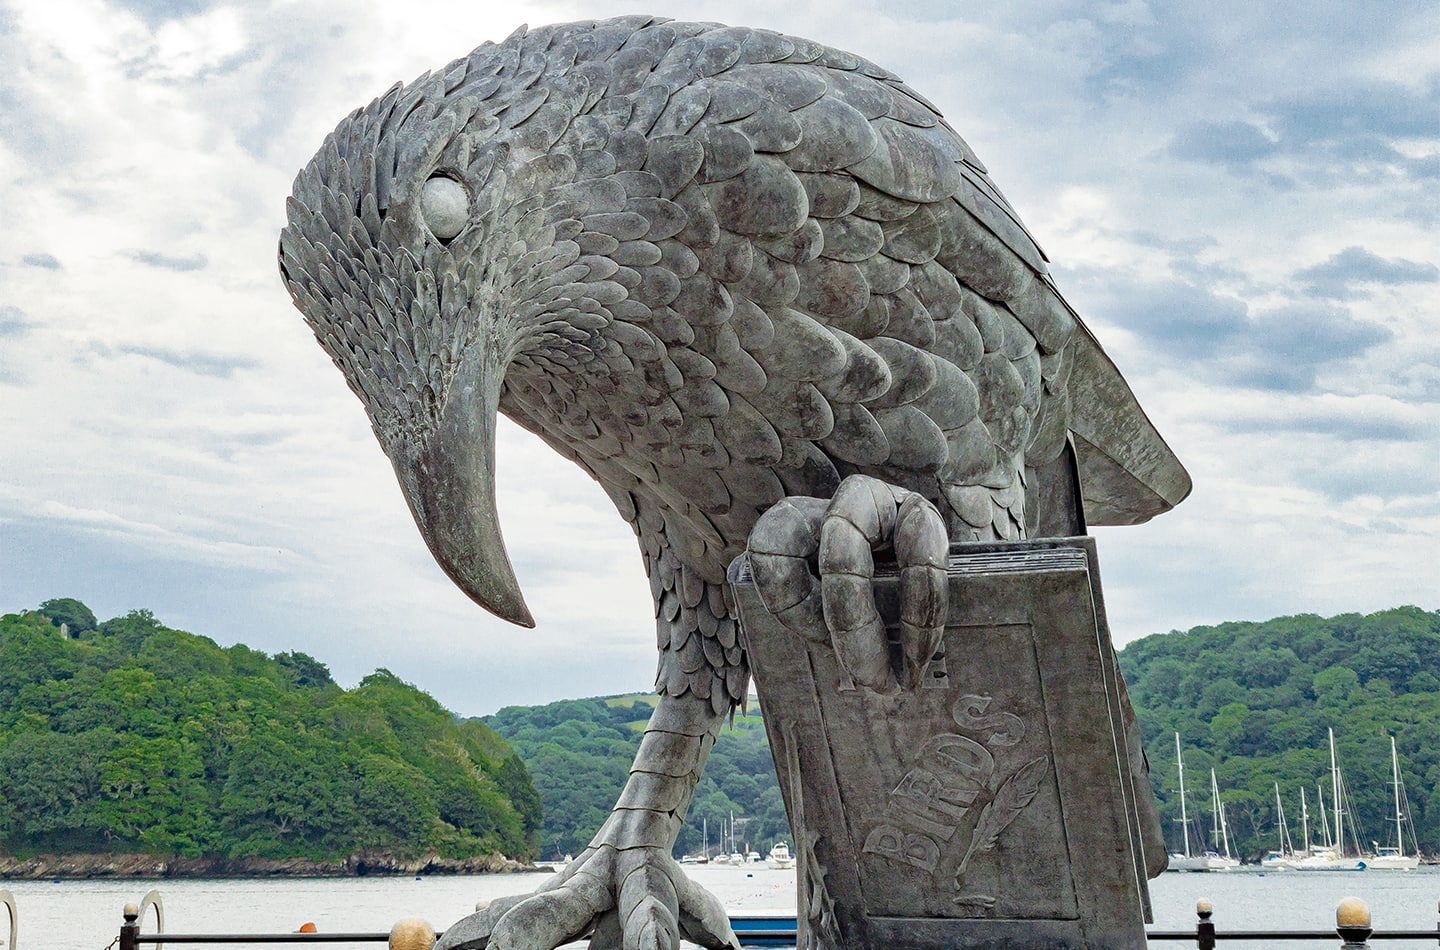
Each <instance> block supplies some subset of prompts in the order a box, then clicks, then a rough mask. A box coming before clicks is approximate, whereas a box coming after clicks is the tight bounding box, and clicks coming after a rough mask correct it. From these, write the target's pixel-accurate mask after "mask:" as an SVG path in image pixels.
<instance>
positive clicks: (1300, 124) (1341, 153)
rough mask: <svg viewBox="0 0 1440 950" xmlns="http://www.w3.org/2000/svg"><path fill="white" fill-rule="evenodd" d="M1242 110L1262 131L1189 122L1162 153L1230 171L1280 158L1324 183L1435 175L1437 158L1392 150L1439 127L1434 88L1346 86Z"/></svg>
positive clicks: (1275, 181)
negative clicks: (1256, 120)
mask: <svg viewBox="0 0 1440 950" xmlns="http://www.w3.org/2000/svg"><path fill="white" fill-rule="evenodd" d="M1243 105H1244V106H1245V107H1246V108H1247V109H1248V110H1249V111H1251V112H1252V113H1254V114H1257V115H1258V116H1259V117H1260V118H1261V120H1262V121H1261V124H1256V123H1254V122H1249V121H1243V120H1238V119H1231V120H1223V121H1221V120H1207V121H1200V122H1191V123H1188V124H1186V125H1183V126H1181V127H1180V128H1179V129H1178V130H1177V131H1176V133H1175V135H1174V136H1173V137H1172V139H1171V141H1170V144H1169V146H1168V147H1167V148H1166V152H1167V153H1168V154H1169V155H1171V156H1172V157H1175V158H1179V159H1182V160H1185V161H1193V162H1205V163H1210V164H1215V165H1219V166H1222V167H1224V168H1228V169H1230V170H1231V171H1254V170H1258V169H1259V168H1261V167H1263V166H1264V163H1265V162H1266V160H1268V159H1273V158H1276V157H1281V156H1283V157H1285V158H1286V159H1288V160H1289V161H1291V162H1292V163H1294V166H1296V167H1298V168H1299V169H1301V170H1302V173H1303V174H1304V175H1306V176H1318V177H1320V178H1322V179H1326V180H1328V179H1333V178H1338V177H1353V178H1357V179H1361V180H1373V179H1376V178H1393V177H1396V176H1399V177H1402V178H1411V179H1426V178H1433V177H1435V175H1436V174H1437V173H1440V167H1437V165H1440V159H1437V158H1436V157H1435V156H1432V155H1426V156H1412V155H1407V154H1405V153H1404V152H1402V151H1401V150H1400V149H1398V148H1396V146H1395V142H1396V141H1397V140H1400V139H1407V138H1421V139H1426V138H1431V137H1433V136H1434V134H1435V129H1437V128H1440V82H1434V81H1432V82H1431V83H1430V85H1429V87H1428V88H1427V89H1425V90H1423V91H1416V90H1414V89H1411V88H1409V87H1407V86H1402V85H1400V84H1399V83H1390V82H1379V81H1370V82H1350V83H1347V84H1346V85H1344V86H1343V87H1340V88H1338V89H1323V88H1317V89H1313V90H1308V91H1307V92H1305V93H1304V94H1300V95H1292V96H1285V97H1279V98H1273V99H1269V100H1264V101H1257V102H1251V103H1243ZM1262 125H1263V127H1262ZM1269 181H1270V183H1271V184H1272V185H1284V184H1285V181H1286V179H1284V178H1283V177H1281V176H1279V175H1274V174H1272V175H1271V176H1270V178H1269Z"/></svg>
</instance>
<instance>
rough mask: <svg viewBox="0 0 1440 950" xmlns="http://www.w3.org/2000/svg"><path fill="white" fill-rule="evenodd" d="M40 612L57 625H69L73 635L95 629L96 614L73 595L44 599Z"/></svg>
mask: <svg viewBox="0 0 1440 950" xmlns="http://www.w3.org/2000/svg"><path fill="white" fill-rule="evenodd" d="M39 612H40V613H42V614H44V615H45V616H46V617H47V618H49V620H50V622H51V623H52V624H54V625H55V626H57V627H58V626H60V625H61V624H62V623H63V624H65V625H66V626H68V627H69V628H70V636H72V637H78V636H79V635H80V634H82V633H85V632H86V631H88V630H94V629H95V614H94V613H92V612H91V610H90V608H89V607H86V606H85V605H84V604H82V603H80V601H78V600H76V599H75V598H73V597H57V598H54V599H51V600H47V601H44V602H43V603H41V604H40V611H39Z"/></svg>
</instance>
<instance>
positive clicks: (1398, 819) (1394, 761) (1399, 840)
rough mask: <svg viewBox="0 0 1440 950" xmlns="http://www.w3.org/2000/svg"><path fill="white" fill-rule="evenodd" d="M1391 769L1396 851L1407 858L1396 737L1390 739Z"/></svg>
mask: <svg viewBox="0 0 1440 950" xmlns="http://www.w3.org/2000/svg"><path fill="white" fill-rule="evenodd" d="M1390 769H1391V771H1392V772H1394V775H1395V850H1396V851H1397V852H1399V854H1400V857H1402V858H1403V857H1405V832H1404V830H1403V824H1404V818H1403V817H1402V816H1401V814H1400V755H1399V753H1397V752H1396V751H1395V737H1394V736H1391V737H1390Z"/></svg>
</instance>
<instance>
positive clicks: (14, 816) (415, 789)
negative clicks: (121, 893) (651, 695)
mask: <svg viewBox="0 0 1440 950" xmlns="http://www.w3.org/2000/svg"><path fill="white" fill-rule="evenodd" d="M46 604H47V605H56V604H58V605H62V607H63V608H64V609H65V610H67V611H69V613H67V614H66V616H67V617H69V616H74V615H75V614H76V612H77V611H76V609H75V607H73V606H66V605H73V604H78V601H69V600H58V601H47V602H46ZM79 606H80V607H83V606H84V605H83V604H82V605H79ZM55 609H56V610H58V609H61V608H55ZM54 619H55V613H54V610H52V611H51V612H49V613H46V612H41V611H31V612H25V613H19V614H7V615H5V616H3V617H0V789H4V790H5V794H4V795H3V796H0V846H3V847H5V848H6V849H8V850H11V851H16V852H22V853H28V852H37V851H42V850H43V851H53V852H61V853H64V852H74V851H121V852H127V851H141V852H150V853H174V854H183V855H199V854H216V853H221V854H228V855H231V856H237V857H243V856H261V857H291V856H310V857H319V858H332V857H339V856H343V855H347V854H350V853H353V852H354V851H356V850H358V849H361V848H369V847H374V848H384V849H387V850H390V851H392V852H395V853H397V854H402V855H407V854H416V853H419V852H421V851H424V850H428V849H432V848H433V849H436V850H439V851H440V852H442V853H443V854H446V855H448V856H455V857H466V856H470V855H474V854H482V853H488V852H492V851H500V852H503V853H505V854H508V855H511V856H515V857H530V856H533V854H534V851H535V847H536V844H537V842H538V840H539V839H538V832H539V829H540V824H541V818H542V816H541V812H540V797H539V793H538V792H536V790H535V788H534V786H533V785H532V784H531V782H530V778H529V775H528V773H527V772H526V770H525V767H524V765H523V764H522V763H521V762H520V760H519V758H517V757H516V755H515V753H514V751H513V750H511V749H510V747H509V746H508V745H507V744H506V743H505V741H504V740H503V739H502V738H500V737H499V736H498V735H496V734H495V732H494V731H492V730H491V729H489V728H488V727H486V726H485V725H484V724H483V723H479V722H457V721H456V720H455V718H454V716H452V715H451V714H450V713H449V712H447V711H446V710H445V709H444V708H443V707H442V706H440V704H439V703H437V702H436V701H435V700H434V699H433V698H431V697H430V696H428V695H426V694H425V693H422V692H421V691H420V690H418V689H416V688H415V687H413V686H411V685H409V684H407V683H403V682H401V681H400V680H399V679H398V678H397V677H396V676H395V675H394V674H392V673H390V672H388V671H386V670H378V671H376V672H375V673H374V674H372V675H370V676H368V677H366V678H365V680H364V681H363V682H362V683H361V684H360V685H359V686H358V687H356V688H355V689H352V690H348V691H347V690H342V689H341V688H340V687H338V686H337V685H335V682H334V680H333V679H331V677H330V671H329V670H328V669H326V668H325V666H324V664H322V663H320V662H319V661H318V660H316V659H315V658H313V657H310V656H307V655H305V654H303V653H282V654H280V655H278V656H276V657H275V658H273V659H272V658H270V657H268V656H266V655H265V654H264V653H260V652H258V651H255V650H251V649H249V648H248V647H245V646H241V645H236V646H233V647H230V648H228V649H221V648H220V647H218V646H217V645H216V644H215V643H214V642H212V641H211V640H209V639H206V638H205V637H199V636H195V635H194V634H190V633H185V632H183V631H180V630H172V629H170V628H168V627H166V626H164V625H163V624H161V623H160V622H159V621H158V620H157V619H156V618H155V616H154V615H153V614H151V613H150V612H149V611H147V610H134V611H131V612H130V613H128V614H126V615H125V616H124V617H119V618H116V619H113V620H107V621H105V622H104V623H101V624H98V625H97V624H95V623H93V618H92V622H91V624H90V628H89V629H88V630H85V631H83V632H85V634H86V636H84V637H83V638H82V639H78V640H75V639H68V640H67V639H63V638H61V637H60V636H59V634H58V632H57V630H56V629H55V625H54V624H53V623H52V622H53V621H54ZM65 622H67V623H71V630H72V631H74V630H76V626H75V624H74V622H73V621H71V620H68V619H67V620H66V621H65Z"/></svg>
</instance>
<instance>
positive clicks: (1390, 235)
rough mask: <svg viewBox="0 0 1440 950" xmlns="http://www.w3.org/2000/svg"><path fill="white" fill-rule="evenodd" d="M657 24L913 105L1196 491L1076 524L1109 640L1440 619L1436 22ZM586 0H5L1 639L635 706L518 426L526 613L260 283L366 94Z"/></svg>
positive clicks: (620, 627) (597, 573)
mask: <svg viewBox="0 0 1440 950" xmlns="http://www.w3.org/2000/svg"><path fill="white" fill-rule="evenodd" d="M1300 9H1301V8H1300V7H1296V6H1292V5H1282V4H1256V3H1254V2H1253V0H1212V2H1206V3H1194V2H1189V0H1185V2H1153V3H1147V2H1144V0H1132V2H1117V3H1105V2H1094V0H1084V2H1078V0H1077V2H1065V0H1008V2H1003V3H1001V2H993V3H991V2H984V3H981V2H958V0H899V2H893V0H891V2H885V0H827V2H823V3H821V2H815V0H789V2H786V3H773V2H758V0H714V2H694V3H664V2H654V3H651V4H650V10H649V12H654V13H658V14H663V15H666V16H670V17H675V18H683V19H702V20H717V21H722V22H728V23H733V24H744V25H754V26H765V27H769V28H773V29H778V30H782V31H785V32H789V33H795V34H799V35H802V36H807V37H810V38H813V39H817V40H820V41H822V42H825V43H827V44H829V45H832V46H838V47H841V48H845V49H850V50H853V51H855V52H858V53H860V54H862V55H864V56H866V57H867V58H869V59H871V60H874V61H875V62H878V63H881V64H883V65H886V66H889V67H891V68H892V69H894V70H896V71H897V72H899V73H900V74H901V75H902V76H904V77H905V78H906V79H907V81H909V82H910V83H911V85H913V86H914V87H915V88H916V89H918V90H919V91H921V92H923V93H924V94H925V95H927V96H928V97H929V98H930V99H932V100H933V101H934V102H936V103H937V105H939V107H940V108H941V110H942V111H943V112H944V113H945V114H946V115H947V117H948V118H949V119H950V120H951V124H952V125H954V126H955V128H956V129H957V130H958V131H959V132H960V133H961V134H962V135H963V136H965V137H966V138H967V139H968V141H969V142H970V144H971V145H972V146H974V148H975V149H976V151H977V152H978V153H979V154H980V156H981V157H982V158H983V160H984V161H985V162H986V164H987V165H988V166H989V168H990V170H991V173H992V174H993V176H994V178H995V180H996V181H997V182H998V183H999V185H1000V187H1001V188H1002V189H1004V190H1005V192H1006V194H1007V195H1008V197H1009V198H1010V199H1011V202H1012V203H1013V204H1014V205H1015V206H1016V207H1017V209H1018V210H1019V211H1020V213H1021V215H1022V216H1023V217H1024V218H1025V220H1026V222H1027V223H1028V225H1029V226H1030V228H1031V230H1032V231H1033V232H1034V233H1035V234H1036V236H1037V237H1038V238H1039V240H1040V242H1041V244H1042V245H1043V246H1044V247H1045V248H1046V250H1047V252H1048V253H1049V256H1050V258H1051V260H1052V261H1053V262H1054V270H1055V272H1056V275H1057V279H1058V281H1059V283H1060V286H1061V288H1062V289H1063V290H1064V292H1065V293H1066V295H1067V297H1068V298H1069V299H1070V301H1071V303H1072V304H1073V305H1075V307H1076V308H1077V309H1078V310H1079V311H1080V312H1081V314H1083V315H1084V316H1085V318H1086V320H1087V322H1088V323H1089V325H1090V326H1091V327H1092V328H1093V329H1094V331H1095V332H1096V334H1097V335H1098V336H1099V338H1100V339H1101V341H1102V343H1103V344H1104V345H1105V346H1106V348H1107V350H1108V352H1109V353H1110V354H1111V356H1112V357H1113V359H1114V360H1115V362H1116V363H1117V364H1118V365H1119V366H1120V368H1121V370H1122V371H1123V372H1124V373H1125V374H1126V376H1127V378H1128V379H1129V380H1130V382H1131V384H1132V386H1133V388H1134V389H1135V390H1136V392H1137V394H1138V395H1139V397H1140V400H1141V402H1142V404H1143V405H1144V406H1145V407H1146V409H1147V411H1148V412H1149V414H1150V415H1151V417H1152V419H1154V421H1155V422H1156V424H1157V426H1158V427H1159V428H1160V430H1161V432H1162V433H1163V434H1164V435H1165V436H1166V438H1167V439H1168V440H1169V442H1170V444H1171V445H1172V446H1173V447H1174V448H1175V450H1176V451H1177V453H1178V454H1179V455H1180V457H1181V459H1182V460H1183V461H1184V462H1185V463H1186V465H1187V466H1188V468H1189V469H1190V472H1191V474H1192V475H1193V477H1194V481H1195V491H1194V494H1193V495H1192V496H1191V497H1190V499H1189V500H1187V501H1186V502H1185V503H1184V504H1183V505H1181V506H1180V507H1179V508H1178V509H1176V510H1175V511H1174V512H1172V513H1170V514H1167V515H1165V516H1163V517H1161V518H1158V519H1156V520H1155V521H1153V522H1151V523H1150V524H1148V525H1144V526H1141V527H1136V528H1118V529H1101V530H1100V531H1098V532H1097V534H1098V535H1099V543H1100V551H1101V564H1102V570H1103V574H1104V580H1105V586H1106V598H1107V604H1108V608H1109V612H1110V620H1111V626H1112V628H1113V630H1114V633H1115V636H1116V639H1117V640H1118V641H1121V642H1124V641H1128V640H1131V639H1134V638H1136V637H1140V636H1144V635H1146V634H1149V633H1154V632H1159V631H1166V630H1171V629H1175V628H1181V629H1183V628H1186V627H1190V626H1193V625H1195V624H1200V623H1211V622H1219V621H1223V620H1230V619H1265V618H1268V617H1272V616H1276V615H1280V614H1287V613H1297V612H1316V613H1320V614H1327V615H1328V614H1332V613H1339V612H1344V611H1362V612H1368V611H1372V610H1377V609H1382V608H1385V607H1390V606H1395V605H1399V604H1407V603H1409V604H1418V605H1420V606H1422V607H1425V608H1427V609H1436V608H1440V567H1437V563H1440V474H1437V473H1440V236H1437V235H1440V43H1437V42H1436V38H1437V37H1440V5H1437V4H1436V3H1434V2H1433V0H1421V2H1371V3H1353V2H1349V0H1345V2H1314V3H1308V4H1305V5H1303V10H1304V12H1303V14H1301V13H1300V12H1299V10H1300ZM635 10H636V8H635V7H634V6H630V5H625V6H621V5H618V4H616V3H614V2H611V0H591V2H584V3H579V2H569V0H563V2H508V0H486V2H483V3H473V2H466V3H461V2H439V0H407V2H404V3H397V2H364V0H314V2H310V0H255V2H238V3H235V2H224V0H219V2H212V0H108V2H107V0H0V63H3V69H0V207H3V212H4V217H3V226H0V611H13V610H18V609H23V608H29V607H34V606H36V605H38V604H39V602H40V601H42V600H45V599H47V598H50V597H64V596H70V597H78V598H80V599H81V600H83V601H85V602H86V603H87V604H89V605H90V606H91V608H93V609H94V610H95V612H96V613H97V614H98V615H100V617H101V618H102V619H104V618H107V617H111V616H115V615H118V614H122V613H124V612H125V611H127V610H129V609H131V608H134V607H148V608H150V609H152V610H153V611H155V613H156V614H157V615H158V616H159V617H160V618H161V619H162V620H163V621H165V622H166V623H168V624H170V625H172V626H177V627H181V628H184V629H188V630H192V631H194V632H197V633H203V634H206V635H208V636H211V637H213V638H214V639H216V640H218V641H220V642H221V643H223V644H229V643H234V642H244V643H247V644H249V645H251V646H253V647H256V648H259V649H263V650H266V651H269V652H277V651H281V650H289V649H298V650H303V651H305V652H308V653H311V654H313V655H314V656H316V657H318V658H320V659H321V660H323V661H324V662H326V663H327V664H329V666H330V667H331V668H332V670H333V671H334V672H335V674H336V676H337V678H339V679H340V680H341V681H342V682H344V683H346V684H350V683H353V682H355V681H356V680H358V679H359V677H361V676H363V675H365V674H366V673H367V672H369V671H370V670H373V669H375V668H376V667H380V666H384V667H387V668H389V669H391V670H393V671H394V672H396V673H397V674H399V675H400V676H402V677H403V678H405V679H407V680H410V681H412V682H415V683H417V684H418V685H420V686H422V687H424V688H426V689H428V690H430V691H431V692H432V693H434V694H435V695H436V696H437V697H439V698H440V699H441V700H442V701H443V702H445V703H446V704H447V705H448V706H450V707H451V708H453V709H455V710H457V711H459V712H462V713H466V714H482V713H488V712H492V711H494V710H495V709H497V708H498V707H500V706H502V705H505V704H509V703H532V702H541V701H547V700H551V699H557V698H564V697H574V696H586V695H594V694H599V693H614V692H622V691H627V690H631V689H644V688H648V687H649V685H650V683H651V677H652V675H653V670H654V662H655V661H654V654H653V643H654V640H653V635H652V630H653V626H652V621H651V619H650V618H651V611H650V603H649V593H648V587H647V585H646V583H645V582H644V578H643V573H642V570H641V567H640V561H639V558H638V556H637V554H636V549H635V543H634V540H633V537H632V536H631V534H630V532H629V530H628V528H626V527H625V525H624V524H623V522H621V520H620V519H619V517H618V516H617V515H616V514H615V513H614V511H613V509H611V508H610V507H609V505H608V502H607V501H606V500H605V499H604V496H603V495H602V494H601V493H600V491H599V489H598V488H597V487H596V486H595V485H594V484H593V483H591V482H590V481H588V479H587V478H586V477H585V476H583V475H582V474H581V473H579V471H578V470H572V469H571V468H570V467H569V466H568V465H567V464H566V463H563V462H561V461H560V460H559V459H558V458H556V457H554V456H553V455H552V454H551V453H550V452H549V451H548V450H547V449H546V448H545V447H544V446H542V445H541V444H539V443H538V442H537V441H535V440H533V439H531V438H530V437H528V436H525V435H523V434H522V433H520V432H519V431H518V430H516V429H515V428H514V427H509V428H508V429H506V430H505V431H504V432H503V433H502V436H501V445H500V447H499V455H500V462H499V464H500V472H499V480H500V487H499V492H500V509H501V512H500V513H501V518H502V522H503V524H504V526H505V532H506V537H507V540H508V543H509V547H510V550H511V554H512V557H513V559H514V561H515V566H516V569H517V572H518V575H519V578H520V582H521V585H522V587H523V588H524V589H525V591H526V595H527V598H528V601H529V604H530V606H531V608H532V610H533V611H534V612H535V615H536V618H537V621H538V624H539V626H538V627H537V629H535V630H521V629H519V628H515V627H510V626H508V625H506V624H504V623H502V622H500V621H498V620H495V619H493V618H491V617H490V616H489V615H488V614H486V613H484V612H483V611H482V610H481V609H480V608H478V607H475V606H473V605H472V604H471V603H470V602H469V601H468V600H467V599H466V598H465V597H464V596H463V595H462V594H460V593H459V592H458V591H457V590H456V589H455V588H454V587H453V586H452V585H451V584H450V582H449V580H448V579H447V578H446V577H445V576H444V575H443V574H442V573H441V572H440V570H439V568H438V567H436V566H435V564H434V562H433V561H432V560H431V558H430V556H429V554H428V552H427V551H426V549H425V547H424V544H423V543H422V541H421V540H420V537H419V534H418V532H417V531H416V529H415V527H414V525H413V523H412V522H411V520H410V517H409V515H408V513H407V511H406V508H405V505H404V502H403V500H402V498H401V495H400V492H399V490H398V488H397V486H396V484H395V482H394V477H393V475H392V474H391V471H390V467H389V463H388V462H387V461H386V459H385V458H384V456H383V455H382V454H381V452H380V449H379V448H378V446H377V445H376V443H375V441H374V439H373V438H372V436H371V434H370V431H369V427H368V425H367V422H366V419H365V416H364V412H363V410H362V409H361V406H360V403H359V402H358V401H357V400H356V399H355V398H354V397H353V396H352V395H351V394H350V393H349V391H348V390H347V389H346V388H345V385H344V383H343V381H342V379H341V376H340V374H339V373H338V372H336V371H335V369H334V368H333V367H332V366H331V365H330V363H329V361H328V359H327V358H326V357H325V355H324V354H323V353H322V351H321V350H320V348H319V347H318V346H316V345H315V343H314V340H313V338H312V337H311V336H310V333H309V331H308V330H307V329H306V327H305V326H304V324H303V323H302V322H301V320H300V317H299V315H298V313H297V312H296V311H295V310H294V309H293V308H292V307H291V305H290V302H289V299H288V297H287V296H286V294H285V292H284V290H283V289H282V287H281V284H280V281H279V278H278V276H277V272H276V267H275V263H274V261H275V241H276V235H277V232H278V231H279V228H280V226H281V223H282V220H283V211H284V200H285V197H286V195H287V194H288V193H289V190H290V183H291V180H292V178H293V176H294V174H295V171H296V170H297V169H298V168H299V167H300V166H301V165H302V164H303V163H304V162H305V161H307V160H308V159H309V157H310V156H311V155H312V154H313V152H314V151H315V149H316V148H317V147H318V145H319V143H320V141H321V139H322V138H323V137H324V135H325V134H326V132H328V131H329V130H330V129H331V128H333V127H334V125H335V123H336V122H337V121H338V120H339V119H340V118H341V117H342V116H344V115H345V114H346V113H347V112H348V111H350V110H351V109H353V108H355V107H357V106H360V105H363V104H364V103H365V102H367V101H369V99H371V98H373V97H374V96H376V95H378V94H379V93H381V92H383V91H384V90H385V89H386V88H387V87H388V86H390V85H391V84H392V83H393V82H395V81H397V80H403V81H408V80H410V79H413V78H414V77H415V76H417V75H419V74H420V73H422V72H424V71H425V70H427V69H430V68H432V67H436V66H440V65H443V64H444V63H446V62H447V61H449V60H450V59H452V58H453V57H455V56H457V55H461V54H463V53H465V52H468V50H469V49H470V48H472V47H474V46H476V45H478V44H480V43H481V42H483V41H485V40H496V41H498V40H501V39H503V38H504V37H505V36H507V35H508V34H509V33H510V32H511V31H512V30H513V29H514V28H515V27H516V26H518V25H519V24H521V23H529V24H531V25H540V24H544V23H551V22H558V21H566V20H575V19H583V18H592V17H601V16H609V15H616V14H620V13H631V12H635Z"/></svg>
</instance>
